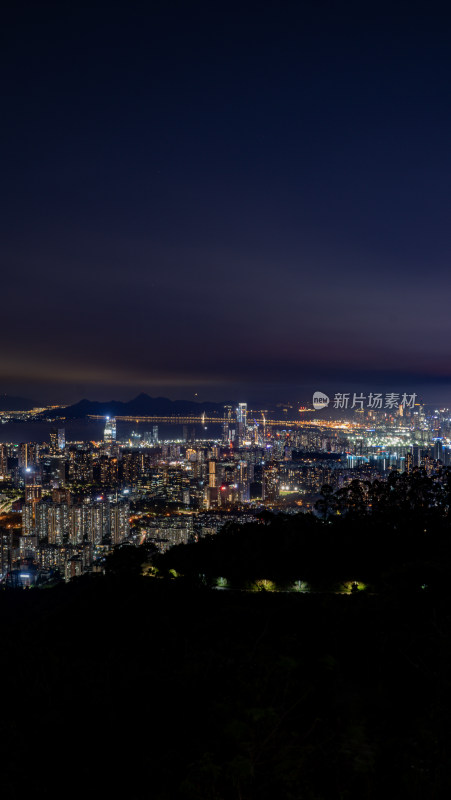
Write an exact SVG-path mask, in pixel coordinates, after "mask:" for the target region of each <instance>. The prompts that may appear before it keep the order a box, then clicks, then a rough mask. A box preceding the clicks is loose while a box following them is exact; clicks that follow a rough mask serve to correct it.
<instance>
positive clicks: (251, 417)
mask: <svg viewBox="0 0 451 800" xmlns="http://www.w3.org/2000/svg"><path fill="white" fill-rule="evenodd" d="M88 416H89V419H96V420H105V419H106V416H105V415H101V414H89V415H88ZM115 419H116V420H117V421H118V422H136V423H139V422H146V423H148V424H149V425H156V424H157V423H159V424H161V425H204V426H205V425H225V424H228V423H232V424H233V423H234V422H235V419H234V418H233V417H232V418H231V419H229V418H228V417H207V415H206V414H198V415H192V416H189V415H181V414H174V415H172V416H169V417H160V416H149V417H140V416H120V415H118V416H116V417H115ZM247 420H248V423H249V424H251V423H257V424H259V425H264V426H271V427H272V426H278V427H281V428H301V427H302V428H308V427H313V428H317V427H322V428H337V429H346V430H348V429H349V428H350V427H354V428H355V427H360V426H359V425H357V424H356V423H353V424H352V426H351V425H350V424H349V423H345V422H342V421H337V422H334V421H333V420H316V419H315V420H308V421H307V420H301V419H289V420H288V419H268V418H267V417H265V416H264V412H261V411H248V412H247Z"/></svg>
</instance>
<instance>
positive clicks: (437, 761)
mask: <svg viewBox="0 0 451 800" xmlns="http://www.w3.org/2000/svg"><path fill="white" fill-rule="evenodd" d="M0 631H1V644H2V683H1V687H2V701H1V703H2V715H1V728H2V734H3V736H2V740H3V745H2V764H1V773H0V774H1V781H2V790H3V792H4V794H5V796H14V797H22V796H23V797H25V796H26V797H30V796H47V797H52V798H53V797H77V796H78V797H80V796H81V797H82V796H84V795H85V794H86V795H88V794H89V796H93V795H94V796H95V795H98V796H105V797H127V798H155V799H156V800H170V799H172V798H203V799H204V800H213V799H214V800H222V798H224V800H228V798H237V799H241V800H246V799H247V798H260V799H261V800H264V799H265V798H307V799H308V800H310V799H312V800H313V799H314V800H316V799H317V798H318V800H319V799H320V798H321V799H322V798H337V799H338V798H340V800H346V798H354V797H355V798H357V797H358V798H381V797H386V796H391V797H409V798H438V797H445V796H450V793H451V766H450V754H451V638H450V633H451V605H448V603H447V601H446V599H444V597H443V594H441V596H440V598H436V597H434V596H433V595H431V594H428V592H427V591H425V592H419V593H416V594H411V595H409V596H408V597H401V598H400V597H395V596H371V595H364V594H361V593H358V594H357V595H349V596H346V595H334V594H317V595H314V594H312V595H297V594H272V593H271V594H269V593H257V594H251V593H241V592H227V591H223V592H221V591H214V590H208V589H194V588H189V587H187V586H184V584H183V582H181V581H174V582H168V581H163V580H159V579H152V578H147V579H146V578H141V579H139V578H136V579H134V580H129V581H124V580H117V579H114V578H100V577H99V578H97V579H93V578H92V579H79V580H78V581H75V582H73V583H72V584H70V585H67V586H66V585H60V586H57V587H55V588H53V589H46V590H30V591H22V592H14V591H10V592H8V591H4V592H2V593H1V595H0Z"/></svg>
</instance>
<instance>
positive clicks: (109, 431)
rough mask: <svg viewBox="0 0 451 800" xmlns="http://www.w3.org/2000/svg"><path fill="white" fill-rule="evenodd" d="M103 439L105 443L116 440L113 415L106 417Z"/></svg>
mask: <svg viewBox="0 0 451 800" xmlns="http://www.w3.org/2000/svg"><path fill="white" fill-rule="evenodd" d="M103 441H104V442H105V444H111V443H112V442H115V441H116V419H115V417H107V418H106V423H105V429H104V431H103Z"/></svg>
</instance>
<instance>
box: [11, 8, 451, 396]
mask: <svg viewBox="0 0 451 800" xmlns="http://www.w3.org/2000/svg"><path fill="white" fill-rule="evenodd" d="M393 7H394V8H393ZM445 14H446V5H445V4H440V5H437V6H435V7H434V6H433V5H431V4H427V3H414V2H413V3H412V2H410V3H405V4H404V3H399V2H398V3H391V4H386V5H385V4H381V3H361V2H360V3H358V4H354V3H347V2H342V3H339V2H334V3H331V2H318V0H313V1H312V2H306V3H303V2H299V3H291V2H290V3H288V2H287V3H284V2H282V3H280V2H279V3H264V4H259V3H252V4H249V3H248V4H246V3H244V4H243V3H240V4H238V3H237V4H235V3H214V2H210V3H197V2H189V1H187V2H183V3H176V2H165V3H154V2H149V3H147V4H141V3H133V2H130V3H123V4H122V3H108V4H107V3H105V4H98V3H95V2H93V3H86V4H85V3H64V2H59V3H55V4H47V3H38V2H35V3H33V4H30V5H28V4H24V3H20V2H18V3H11V8H10V9H9V11H7V12H6V13H5V12H4V13H3V17H2V25H1V47H0V52H1V56H0V57H1V61H2V70H1V74H2V84H3V86H2V125H1V133H0V135H1V140H2V146H1V152H2V169H1V172H2V179H1V198H2V208H1V223H0V224H1V237H0V254H1V267H2V281H1V298H2V303H1V331H2V347H1V350H0V367H1V381H0V390H1V391H3V392H8V393H10V394H11V393H14V394H22V395H24V394H25V395H26V396H31V397H32V398H34V399H37V400H39V401H49V402H51V401H54V402H73V401H76V400H78V399H80V398H81V397H85V396H87V397H90V398H91V399H107V398H112V397H114V398H116V399H129V398H131V397H132V396H134V395H135V394H137V393H138V392H140V391H146V392H148V393H149V394H152V395H160V394H166V395H168V396H170V397H172V398H186V399H193V397H194V394H195V393H196V392H197V393H198V397H199V399H211V400H218V401H219V400H230V399H243V400H248V401H253V400H256V401H257V400H261V401H264V400H267V399H273V400H274V399H278V398H280V399H281V400H285V399H287V398H292V399H299V398H303V397H305V398H307V397H308V396H310V392H311V390H314V389H325V390H328V389H331V390H332V391H343V390H348V389H351V390H355V391H362V390H365V387H368V388H370V389H373V390H376V391H377V390H379V391H380V390H381V389H384V388H387V389H390V390H393V391H409V392H414V391H417V392H422V393H423V395H424V397H425V398H426V399H429V400H431V401H434V402H435V400H436V399H437V401H438V400H439V399H440V401H442V398H443V399H446V398H449V403H450V405H451V380H450V379H451V359H450V352H451V315H450V300H451V258H450V256H451V238H450V213H451V108H450V86H451V48H450V41H451V20H450V18H449V16H447V15H446V16H445Z"/></svg>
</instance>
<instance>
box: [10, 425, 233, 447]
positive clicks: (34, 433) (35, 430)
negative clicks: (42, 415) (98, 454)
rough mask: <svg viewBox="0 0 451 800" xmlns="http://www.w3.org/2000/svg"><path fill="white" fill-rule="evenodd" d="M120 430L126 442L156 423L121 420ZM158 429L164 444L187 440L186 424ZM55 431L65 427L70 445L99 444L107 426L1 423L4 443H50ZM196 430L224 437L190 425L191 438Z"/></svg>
mask: <svg viewBox="0 0 451 800" xmlns="http://www.w3.org/2000/svg"><path fill="white" fill-rule="evenodd" d="M116 427H117V438H118V440H119V441H123V440H127V439H128V438H129V437H130V436H131V433H132V431H136V432H137V433H139V434H144V433H147V432H148V431H151V430H152V428H153V422H152V420H149V421H148V422H139V423H136V422H134V423H131V422H120V421H119V422H118V423H117V426H116ZM157 427H158V435H159V438H160V441H164V440H165V439H180V440H181V439H182V437H183V433H184V431H183V426H182V425H158V426H157ZM185 427H186V426H185ZM52 428H65V429H66V441H69V442H80V441H83V442H89V441H94V442H98V441H100V440H101V439H103V429H104V423H103V422H100V421H94V420H85V419H80V420H73V421H71V422H65V421H64V420H56V421H55V422H6V423H5V424H0V443H5V442H12V443H13V444H20V443H21V442H38V443H39V442H49V441H50V431H51V430H52ZM193 429H194V434H195V436H196V438H205V439H207V438H212V439H213V438H217V437H219V436H220V435H221V426H220V425H209V426H208V428H206V429H205V428H203V427H202V426H201V425H196V426H191V425H190V426H189V431H188V433H189V434H190V435H191V434H192V432H193Z"/></svg>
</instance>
